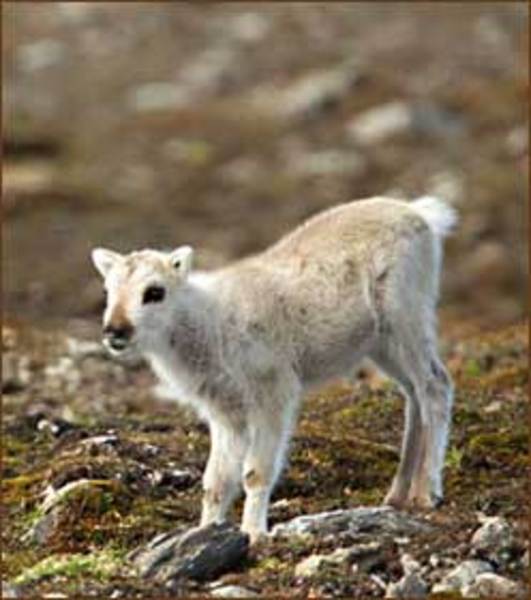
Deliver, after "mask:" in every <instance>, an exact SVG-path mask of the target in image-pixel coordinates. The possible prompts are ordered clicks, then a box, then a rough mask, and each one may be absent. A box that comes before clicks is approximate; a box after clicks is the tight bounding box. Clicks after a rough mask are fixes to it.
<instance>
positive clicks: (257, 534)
mask: <svg viewBox="0 0 531 600" xmlns="http://www.w3.org/2000/svg"><path fill="white" fill-rule="evenodd" d="M242 531H243V532H244V533H246V534H247V535H248V536H249V543H250V545H251V546H258V545H262V544H263V543H264V542H266V541H267V539H268V537H269V536H268V534H267V531H262V530H249V531H246V530H245V529H242Z"/></svg>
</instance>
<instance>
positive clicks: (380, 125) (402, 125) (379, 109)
mask: <svg viewBox="0 0 531 600" xmlns="http://www.w3.org/2000/svg"><path fill="white" fill-rule="evenodd" d="M412 124H413V115H412V111H411V108H410V106H409V105H408V104H406V103H405V102H401V101H394V102H388V103H387V104H382V105H380V106H375V107H374V108H371V109H369V110H366V111H364V112H362V113H361V114H359V115H357V116H356V117H355V118H354V119H352V120H351V121H350V122H349V123H348V124H347V132H348V134H349V136H350V137H351V138H352V139H353V141H355V142H357V143H358V144H362V145H367V146H369V145H372V144H377V143H379V142H383V141H384V140H386V139H388V138H390V137H391V136H395V135H398V134H401V133H404V132H405V131H407V130H409V129H410V128H411V127H412Z"/></svg>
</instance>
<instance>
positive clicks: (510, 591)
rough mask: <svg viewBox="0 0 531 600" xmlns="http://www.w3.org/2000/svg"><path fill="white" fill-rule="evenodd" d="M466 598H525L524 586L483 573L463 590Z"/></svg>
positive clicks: (492, 574)
mask: <svg viewBox="0 0 531 600" xmlns="http://www.w3.org/2000/svg"><path fill="white" fill-rule="evenodd" d="M461 593H462V594H463V596H464V597H465V598H525V597H526V590H525V589H524V586H523V585H521V584H519V583H517V582H515V581H511V580H510V579H507V578H506V577H502V576H501V575H496V574H495V573H482V574H481V575H478V577H477V578H476V580H475V581H474V583H472V584H470V585H467V586H465V587H464V588H463V590H462V592H461Z"/></svg>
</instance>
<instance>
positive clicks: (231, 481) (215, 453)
mask: <svg viewBox="0 0 531 600" xmlns="http://www.w3.org/2000/svg"><path fill="white" fill-rule="evenodd" d="M210 437H211V442H210V456H209V458H208V463H207V467H206V469H205V473H204V475H203V490H204V491H203V509H202V512H201V526H203V525H208V524H209V523H213V522H215V523H219V522H221V521H223V520H224V519H225V516H226V514H227V511H228V510H229V508H230V506H231V504H232V501H233V500H234V498H235V497H236V495H237V494H238V492H239V491H240V480H241V471H242V462H243V457H244V451H245V439H244V435H243V433H240V432H238V431H236V430H235V429H234V428H232V427H230V426H228V425H221V424H220V423H216V422H212V423H210Z"/></svg>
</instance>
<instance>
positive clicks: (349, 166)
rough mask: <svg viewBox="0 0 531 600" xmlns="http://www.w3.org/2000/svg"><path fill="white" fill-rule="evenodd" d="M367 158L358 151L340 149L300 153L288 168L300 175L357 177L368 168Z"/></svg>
mask: <svg viewBox="0 0 531 600" xmlns="http://www.w3.org/2000/svg"><path fill="white" fill-rule="evenodd" d="M366 166H367V163H366V161H365V159H364V158H363V157H362V156H361V155H359V154H358V153H353V152H342V151H340V150H324V151H321V152H308V153H300V154H299V155H296V156H295V157H294V158H292V159H291V160H290V161H288V163H287V167H286V168H287V170H288V171H290V172H291V173H293V174H295V175H299V176H301V175H302V176H314V175H316V176H323V175H349V176H351V177H356V176H359V175H361V174H362V173H363V172H364V171H365V169H366Z"/></svg>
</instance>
